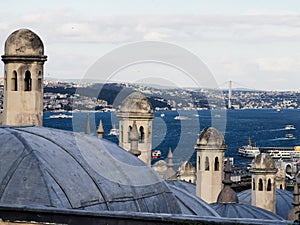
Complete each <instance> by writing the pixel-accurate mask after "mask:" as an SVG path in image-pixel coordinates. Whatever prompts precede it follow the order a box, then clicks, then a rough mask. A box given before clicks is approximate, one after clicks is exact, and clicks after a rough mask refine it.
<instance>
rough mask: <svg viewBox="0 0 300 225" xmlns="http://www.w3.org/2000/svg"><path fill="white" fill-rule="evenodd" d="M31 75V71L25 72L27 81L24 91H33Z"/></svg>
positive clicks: (25, 81) (25, 80)
mask: <svg viewBox="0 0 300 225" xmlns="http://www.w3.org/2000/svg"><path fill="white" fill-rule="evenodd" d="M31 82H32V79H31V73H30V71H29V70H27V71H26V72H25V79H24V91H31Z"/></svg>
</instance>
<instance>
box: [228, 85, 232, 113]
mask: <svg viewBox="0 0 300 225" xmlns="http://www.w3.org/2000/svg"><path fill="white" fill-rule="evenodd" d="M231 96H232V81H231V80H230V81H229V83H228V109H231V107H232V105H231Z"/></svg>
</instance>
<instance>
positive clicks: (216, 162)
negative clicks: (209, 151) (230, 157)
mask: <svg viewBox="0 0 300 225" xmlns="http://www.w3.org/2000/svg"><path fill="white" fill-rule="evenodd" d="M219 167H220V163H219V158H218V157H216V158H215V171H219Z"/></svg>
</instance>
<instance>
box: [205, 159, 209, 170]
mask: <svg viewBox="0 0 300 225" xmlns="http://www.w3.org/2000/svg"><path fill="white" fill-rule="evenodd" d="M205 170H206V171H208V170H209V159H208V157H206V158H205Z"/></svg>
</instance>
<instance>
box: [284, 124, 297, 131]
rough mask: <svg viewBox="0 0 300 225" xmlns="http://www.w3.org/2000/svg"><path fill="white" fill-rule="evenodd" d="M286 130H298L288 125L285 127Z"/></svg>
mask: <svg viewBox="0 0 300 225" xmlns="http://www.w3.org/2000/svg"><path fill="white" fill-rule="evenodd" d="M284 129H286V130H294V129H296V128H295V127H294V125H291V124H287V125H285V127H284Z"/></svg>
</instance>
